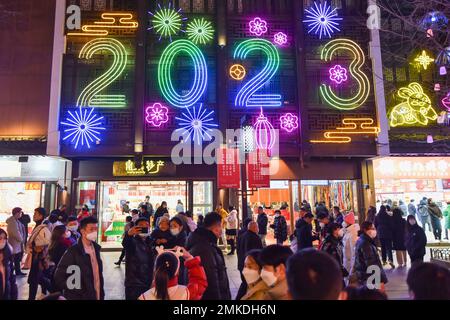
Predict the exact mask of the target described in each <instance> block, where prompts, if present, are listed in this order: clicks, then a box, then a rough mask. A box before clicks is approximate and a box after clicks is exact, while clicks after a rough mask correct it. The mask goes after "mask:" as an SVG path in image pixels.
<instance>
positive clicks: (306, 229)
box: [295, 219, 314, 250]
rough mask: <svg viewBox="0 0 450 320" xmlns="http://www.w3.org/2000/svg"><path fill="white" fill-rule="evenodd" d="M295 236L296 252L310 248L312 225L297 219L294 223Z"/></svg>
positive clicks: (311, 243)
mask: <svg viewBox="0 0 450 320" xmlns="http://www.w3.org/2000/svg"><path fill="white" fill-rule="evenodd" d="M295 236H296V237H297V250H302V249H305V248H312V246H313V240H314V238H313V236H312V225H310V224H309V223H307V222H306V221H305V220H303V219H298V220H297V222H296V223H295Z"/></svg>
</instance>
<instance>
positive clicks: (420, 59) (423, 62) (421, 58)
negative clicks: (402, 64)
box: [414, 50, 434, 70]
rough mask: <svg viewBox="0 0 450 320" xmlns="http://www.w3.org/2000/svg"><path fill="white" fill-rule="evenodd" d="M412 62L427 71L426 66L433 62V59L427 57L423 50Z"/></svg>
mask: <svg viewBox="0 0 450 320" xmlns="http://www.w3.org/2000/svg"><path fill="white" fill-rule="evenodd" d="M414 61H416V62H417V64H418V65H420V66H422V67H423V69H424V70H427V68H428V66H429V65H430V63H432V62H433V61H434V59H433V58H431V57H430V56H429V55H427V53H426V52H425V50H423V51H422V54H420V55H418V56H417V58H415V59H414Z"/></svg>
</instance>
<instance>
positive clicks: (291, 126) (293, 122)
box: [280, 112, 298, 133]
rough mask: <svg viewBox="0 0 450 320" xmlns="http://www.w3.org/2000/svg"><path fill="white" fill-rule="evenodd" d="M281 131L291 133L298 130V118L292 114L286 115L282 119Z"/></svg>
mask: <svg viewBox="0 0 450 320" xmlns="http://www.w3.org/2000/svg"><path fill="white" fill-rule="evenodd" d="M280 122H281V129H283V130H284V131H286V132H289V133H291V132H292V131H294V130H296V129H297V128H298V117H297V116H296V115H293V114H292V113H289V112H288V113H286V114H284V115H283V116H281V117H280Z"/></svg>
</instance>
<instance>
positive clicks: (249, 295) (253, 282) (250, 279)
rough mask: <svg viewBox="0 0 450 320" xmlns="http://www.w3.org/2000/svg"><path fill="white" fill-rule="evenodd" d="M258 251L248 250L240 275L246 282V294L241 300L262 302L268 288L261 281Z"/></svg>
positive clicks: (259, 251)
mask: <svg viewBox="0 0 450 320" xmlns="http://www.w3.org/2000/svg"><path fill="white" fill-rule="evenodd" d="M260 255H261V250H260V249H255V250H250V251H249V252H248V253H247V257H246V258H245V260H244V269H243V270H242V275H243V276H244V278H245V282H247V292H246V293H245V295H244V296H243V297H242V298H241V300H263V298H264V296H265V294H266V292H267V291H268V290H269V287H268V286H267V285H266V283H265V282H264V281H263V280H262V279H261V270H262V264H261V261H260V259H259V257H260Z"/></svg>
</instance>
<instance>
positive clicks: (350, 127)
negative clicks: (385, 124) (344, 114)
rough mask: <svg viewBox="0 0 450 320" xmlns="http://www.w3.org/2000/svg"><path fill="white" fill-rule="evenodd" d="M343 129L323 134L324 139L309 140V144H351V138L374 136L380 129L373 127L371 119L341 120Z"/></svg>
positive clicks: (338, 128)
mask: <svg viewBox="0 0 450 320" xmlns="http://www.w3.org/2000/svg"><path fill="white" fill-rule="evenodd" d="M342 124H343V125H344V127H337V128H336V130H333V131H327V132H325V133H324V139H322V140H311V143H351V142H352V136H354V135H358V136H365V135H375V136H377V135H378V134H379V133H380V128H379V127H377V126H374V120H373V119H371V118H345V119H343V120H342Z"/></svg>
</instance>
